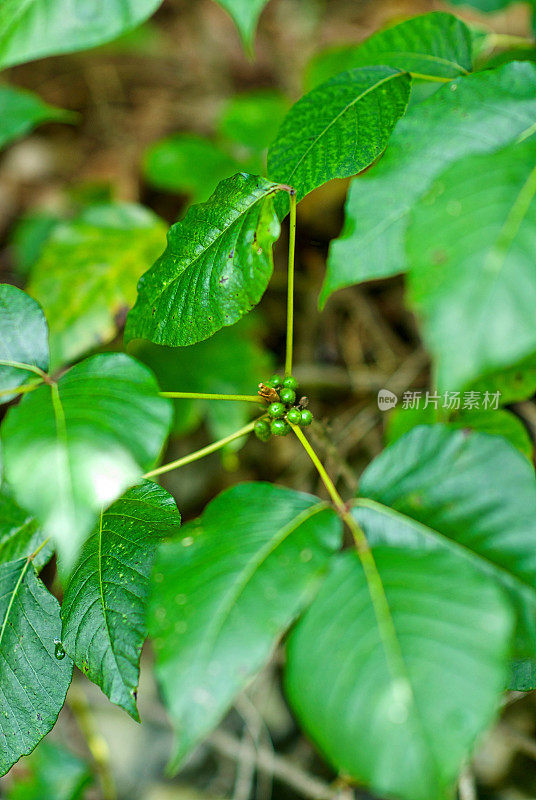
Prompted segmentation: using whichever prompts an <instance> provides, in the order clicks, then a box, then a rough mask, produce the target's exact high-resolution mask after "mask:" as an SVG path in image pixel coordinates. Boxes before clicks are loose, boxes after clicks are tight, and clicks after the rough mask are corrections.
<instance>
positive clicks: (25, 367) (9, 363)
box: [0, 358, 50, 382]
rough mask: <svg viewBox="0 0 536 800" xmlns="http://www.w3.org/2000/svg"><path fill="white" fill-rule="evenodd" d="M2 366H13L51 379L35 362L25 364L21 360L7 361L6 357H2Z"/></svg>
mask: <svg viewBox="0 0 536 800" xmlns="http://www.w3.org/2000/svg"><path fill="white" fill-rule="evenodd" d="M0 367H13V369H23V370H24V371H25V372H34V373H35V374H36V375H39V377H40V378H42V379H43V380H44V381H47V382H48V381H50V378H49V376H48V375H47V373H46V372H43V370H42V369H40V368H39V367H36V366H35V364H23V363H21V362H20V361H7V360H6V359H3V358H0Z"/></svg>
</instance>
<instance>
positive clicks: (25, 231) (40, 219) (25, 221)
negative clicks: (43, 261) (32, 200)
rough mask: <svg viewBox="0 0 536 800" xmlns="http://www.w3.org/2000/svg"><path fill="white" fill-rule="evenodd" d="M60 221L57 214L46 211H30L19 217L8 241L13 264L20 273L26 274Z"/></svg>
mask: <svg viewBox="0 0 536 800" xmlns="http://www.w3.org/2000/svg"><path fill="white" fill-rule="evenodd" d="M60 221H61V220H60V218H59V217H58V215H57V214H55V213H49V212H47V211H30V212H28V213H27V214H23V215H22V216H21V217H19V219H18V221H17V222H16V223H15V226H14V228H13V231H12V233H11V236H10V242H9V243H10V245H11V249H12V254H13V262H14V265H15V267H16V270H17V272H18V273H19V274H20V275H27V274H28V272H29V271H30V269H31V268H32V267H33V265H34V264H35V262H36V261H37V260H38V258H39V256H40V255H41V253H42V251H43V247H44V245H45V242H46V241H47V239H48V238H49V236H50V234H51V233H52V231H53V230H54V228H55V227H56V225H58V223H59V222H60Z"/></svg>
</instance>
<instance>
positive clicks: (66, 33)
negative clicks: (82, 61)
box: [0, 0, 162, 68]
mask: <svg viewBox="0 0 536 800" xmlns="http://www.w3.org/2000/svg"><path fill="white" fill-rule="evenodd" d="M161 2H162V0H111V1H110V2H107V3H106V5H105V6H102V5H101V4H100V3H94V2H88V0H54V2H53V3H49V2H48V0H26V2H24V3H21V2H20V0H3V1H2V5H1V6H0V68H5V67H10V66H13V64H21V63H22V62H24V61H32V60H33V59H35V58H43V57H44V56H50V55H55V54H60V53H73V52H75V51H77V50H87V49H88V48H89V47H95V46H96V45H98V44H103V43H104V42H110V41H112V39H116V38H117V37H118V36H120V35H121V34H122V33H125V32H126V31H128V30H131V29H132V28H134V27H136V25H139V24H140V23H142V22H143V21H144V20H146V19H147V18H148V17H149V16H150V15H151V14H153V13H154V12H155V11H156V9H157V8H158V7H159V5H160V4H161Z"/></svg>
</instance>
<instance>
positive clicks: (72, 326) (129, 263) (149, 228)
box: [28, 203, 166, 366]
mask: <svg viewBox="0 0 536 800" xmlns="http://www.w3.org/2000/svg"><path fill="white" fill-rule="evenodd" d="M165 232H166V229H165V225H164V223H163V222H162V220H161V219H160V218H159V217H157V216H156V215H155V214H153V213H152V211H149V209H147V208H144V207H143V206H138V205H134V204H128V203H120V204H103V205H97V206H90V207H89V208H87V209H85V210H84V211H83V212H82V213H81V214H80V215H79V216H78V217H77V218H76V219H74V220H71V221H69V222H64V223H62V224H59V225H57V226H56V227H55V228H54V229H53V231H52V233H51V235H50V236H49V238H48V240H47V241H46V243H45V245H44V247H43V250H42V253H41V257H40V258H39V261H38V262H37V264H36V265H35V267H34V268H33V270H32V273H31V278H30V283H29V286H28V292H29V293H30V294H31V295H32V296H33V297H35V298H36V299H37V300H38V301H39V302H40V303H41V305H42V306H43V309H44V311H45V314H46V317H47V320H48V323H49V326H50V350H51V360H52V364H53V365H55V366H59V365H61V364H65V363H68V362H70V361H74V360H75V359H76V358H77V357H79V356H80V355H82V354H84V353H86V352H87V351H88V350H91V349H93V348H95V347H98V346H99V345H101V344H103V343H106V342H109V341H111V340H112V339H113V338H114V336H116V334H117V332H118V329H119V328H120V326H121V321H122V320H123V321H124V318H125V315H126V312H127V310H128V309H129V308H130V307H131V306H132V305H133V303H134V301H135V299H136V288H135V287H136V282H137V281H138V278H139V277H140V275H141V274H142V273H143V272H144V271H145V269H146V268H147V266H148V265H149V264H151V263H152V262H153V261H154V260H155V258H157V257H158V255H159V254H160V253H161V252H162V249H163V247H164V242H165Z"/></svg>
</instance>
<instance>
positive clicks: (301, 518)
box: [198, 503, 330, 660]
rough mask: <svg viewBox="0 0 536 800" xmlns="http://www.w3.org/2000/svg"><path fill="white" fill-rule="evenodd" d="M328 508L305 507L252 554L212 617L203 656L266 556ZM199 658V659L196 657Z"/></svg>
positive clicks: (215, 639) (214, 641) (320, 506)
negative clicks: (225, 598) (217, 611)
mask: <svg viewBox="0 0 536 800" xmlns="http://www.w3.org/2000/svg"><path fill="white" fill-rule="evenodd" d="M327 508H330V506H329V504H328V503H317V504H316V505H314V506H312V507H310V508H308V509H305V510H304V511H302V512H300V514H298V516H296V517H294V518H293V519H292V520H291V522H289V523H288V524H287V525H285V526H284V527H283V528H282V529H281V530H280V531H279V533H278V535H277V536H275V537H273V538H272V539H270V540H269V541H268V542H267V543H266V544H265V545H264V547H262V548H261V550H260V551H258V552H257V553H255V554H254V556H253V558H251V559H250V560H249V561H248V562H247V563H246V565H245V566H244V568H243V569H242V570H241V572H240V576H239V580H238V581H237V582H236V583H235V584H234V586H233V587H231V591H230V592H229V594H228V597H227V600H226V602H225V603H223V604H222V606H221V607H220V611H219V613H218V614H217V615H215V617H214V622H213V625H212V626H211V627H212V631H209V633H208V635H207V636H206V638H205V643H204V647H203V656H204V657H206V655H207V653H210V651H212V650H213V649H214V646H215V643H216V641H217V640H218V637H219V635H220V633H221V631H222V629H223V626H224V625H225V622H226V620H227V619H228V617H229V615H230V614H231V612H232V610H233V608H234V607H235V605H236V603H237V601H238V598H239V597H240V595H241V594H243V592H244V590H245V589H246V587H247V586H248V584H249V582H250V581H251V580H252V578H253V577H254V575H255V573H256V572H257V571H258V569H259V568H260V567H261V565H262V564H263V563H264V562H265V561H266V560H267V559H268V557H269V556H270V555H271V554H272V553H273V552H274V551H275V550H276V549H277V548H278V547H280V545H282V544H283V542H284V541H285V540H286V539H288V537H289V536H291V535H292V534H293V533H294V531H295V530H296V529H297V528H299V527H300V525H302V524H304V523H305V522H307V521H308V520H309V519H311V518H312V517H314V516H315V515H316V514H319V513H320V512H321V511H324V510H325V509H327ZM198 660H200V659H198Z"/></svg>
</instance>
